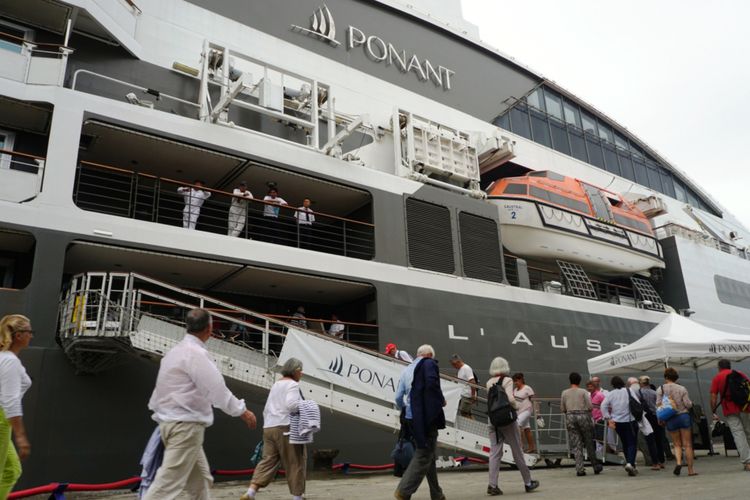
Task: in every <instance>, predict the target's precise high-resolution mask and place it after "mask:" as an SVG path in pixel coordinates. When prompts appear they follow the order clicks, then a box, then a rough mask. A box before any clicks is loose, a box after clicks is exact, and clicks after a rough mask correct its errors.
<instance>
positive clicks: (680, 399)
mask: <svg viewBox="0 0 750 500" xmlns="http://www.w3.org/2000/svg"><path fill="white" fill-rule="evenodd" d="M679 378H680V375H679V374H678V373H677V370H675V369H674V368H667V369H666V370H664V385H662V386H661V387H659V388H658V389H656V408H657V411H658V409H659V408H660V407H662V406H664V404H665V401H664V399H665V398H664V397H665V396H666V399H667V403H668V404H670V405H672V407H673V408H674V410H675V412H676V413H675V414H674V415H673V416H672V417H671V418H669V419H668V420H667V421H666V426H667V431H669V435H670V436H671V437H672V443H673V444H674V457H675V461H676V462H677V465H675V467H674V471H673V472H674V475H675V476H679V475H680V471H681V470H682V452H683V450H684V451H685V459H686V460H687V466H688V476H697V475H698V473H697V472H695V470H694V468H693V460H694V459H695V455H694V453H693V435H692V430H693V420H692V418H691V417H690V413H688V410H689V409H690V408H692V407H693V402H692V401H690V397H689V396H688V391H687V389H685V387H683V386H681V385H680V384H678V383H677V380H678V379H679Z"/></svg>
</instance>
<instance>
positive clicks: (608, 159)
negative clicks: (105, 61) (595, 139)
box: [604, 146, 620, 175]
mask: <svg viewBox="0 0 750 500" xmlns="http://www.w3.org/2000/svg"><path fill="white" fill-rule="evenodd" d="M604 162H605V164H606V165H607V171H608V172H612V173H613V174H615V175H620V165H619V164H618V163H617V153H615V148H613V147H611V146H604Z"/></svg>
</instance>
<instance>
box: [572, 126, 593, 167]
mask: <svg viewBox="0 0 750 500" xmlns="http://www.w3.org/2000/svg"><path fill="white" fill-rule="evenodd" d="M568 135H569V137H570V153H571V154H572V155H573V158H577V159H579V160H581V161H585V162H588V161H589V157H588V155H587V154H586V143H585V142H584V141H583V134H582V133H581V132H577V131H575V130H571V129H568Z"/></svg>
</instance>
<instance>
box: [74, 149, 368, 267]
mask: <svg viewBox="0 0 750 500" xmlns="http://www.w3.org/2000/svg"><path fill="white" fill-rule="evenodd" d="M180 187H191V188H192V187H195V188H197V186H194V185H192V184H189V183H185V182H181V181H177V180H173V179H168V178H164V177H157V176H155V175H151V174H145V173H139V172H134V171H131V170H125V169H121V168H117V167H113V166H110V165H104V164H100V163H94V162H89V161H81V162H80V163H79V166H78V171H77V175H76V182H75V186H74V192H73V199H74V202H75V203H76V205H78V206H79V207H80V208H82V209H84V210H88V211H94V212H101V213H106V214H110V215H116V216H119V217H126V218H131V219H136V220H143V221H149V222H156V223H161V224H168V225H173V226H180V225H182V226H183V227H184V226H185V224H186V222H188V217H189V214H188V213H186V210H185V208H186V206H185V198H184V196H183V195H182V194H180V193H178V192H177V189H178V188H180ZM199 189H201V190H203V191H206V192H209V193H211V197H210V198H209V199H207V200H206V201H205V202H204V203H203V205H202V206H201V207H200V208H199V211H200V213H199V216H198V217H197V225H196V226H195V228H196V229H197V230H199V231H207V232H212V233H216V234H229V231H230V223H235V222H236V223H238V222H239V221H241V220H242V219H244V220H245V224H244V225H243V226H242V228H241V229H240V230H239V233H238V234H236V237H239V238H243V239H248V240H249V239H256V240H260V241H265V242H269V243H275V244H280V245H286V246H293V247H297V248H303V249H307V250H314V251H319V252H325V253H331V254H336V255H343V256H346V257H354V258H358V259H371V258H372V257H373V255H374V251H375V248H374V246H375V239H374V228H375V226H374V224H372V223H369V222H365V221H360V220H355V219H350V218H347V217H342V216H338V215H333V214H327V213H322V212H314V213H313V214H312V215H313V216H314V217H315V221H314V222H313V223H312V224H310V225H307V224H302V223H298V222H297V221H298V214H301V216H300V217H299V219H305V217H306V215H304V212H303V211H302V210H300V209H299V208H295V207H291V206H286V205H282V206H280V205H276V204H273V203H270V202H266V201H263V200H260V199H246V198H241V197H238V196H234V195H233V194H232V193H230V192H226V191H221V190H218V189H211V188H207V187H201V188H199ZM233 200H236V201H238V202H240V203H239V206H240V210H239V211H238V212H237V213H233V214H230V207H231V206H232V201H233ZM269 210H271V211H275V212H276V214H277V216H276V217H269V216H267V215H266V212H268V211H269Z"/></svg>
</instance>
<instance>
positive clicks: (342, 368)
mask: <svg viewBox="0 0 750 500" xmlns="http://www.w3.org/2000/svg"><path fill="white" fill-rule="evenodd" d="M320 369H321V370H323V371H326V372H330V373H333V374H335V375H338V376H339V377H344V378H347V379H354V380H355V381H358V382H360V383H362V384H367V385H372V386H376V387H380V388H381V389H386V388H388V389H391V390H392V391H393V392H396V382H395V381H394V380H393V377H390V376H388V375H385V374H383V373H379V372H378V371H377V370H374V369H370V368H363V367H360V366H358V365H356V364H354V363H348V362H346V361H344V356H342V355H341V354H339V355H338V356H336V357H335V358H333V359H332V360H331V362H330V363H329V364H328V368H320Z"/></svg>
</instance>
